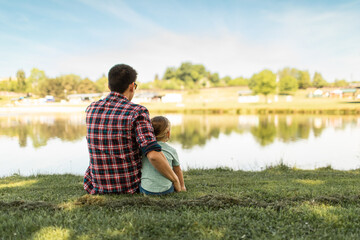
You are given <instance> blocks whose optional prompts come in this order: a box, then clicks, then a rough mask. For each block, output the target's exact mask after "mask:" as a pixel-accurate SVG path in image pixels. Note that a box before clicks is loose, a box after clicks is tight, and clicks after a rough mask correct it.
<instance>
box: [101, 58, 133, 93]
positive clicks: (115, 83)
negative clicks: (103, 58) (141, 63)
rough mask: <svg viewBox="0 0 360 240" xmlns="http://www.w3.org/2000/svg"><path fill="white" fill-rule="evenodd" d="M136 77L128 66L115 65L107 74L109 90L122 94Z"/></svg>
mask: <svg viewBox="0 0 360 240" xmlns="http://www.w3.org/2000/svg"><path fill="white" fill-rule="evenodd" d="M136 76H137V72H136V71H135V69H133V68H132V67H130V66H129V65H126V64H116V65H115V66H113V67H112V68H111V69H110V70H109V73H108V79H109V88H110V90H111V91H112V92H118V93H124V92H125V91H126V89H127V88H128V87H129V84H131V83H133V82H135V80H136Z"/></svg>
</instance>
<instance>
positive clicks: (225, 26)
mask: <svg viewBox="0 0 360 240" xmlns="http://www.w3.org/2000/svg"><path fill="white" fill-rule="evenodd" d="M182 62H191V63H193V64H203V65H204V66H205V67H206V69H207V70H208V71H210V72H217V73H219V75H220V77H224V76H230V77H232V78H235V77H240V76H242V77H246V78H248V77H251V76H252V75H253V74H254V73H258V72H260V71H262V70H264V69H270V70H272V71H274V72H276V71H278V70H279V69H282V68H284V67H294V68H298V69H301V70H308V71H309V72H310V74H311V75H313V74H314V72H315V71H317V72H320V73H321V74H322V75H323V77H324V78H325V79H326V80H327V81H328V82H333V81H334V80H335V79H346V80H347V81H360V0H342V1H333V0H328V1H319V0H310V1H308V0H301V1H299V0H297V1H292V0H287V1H275V0H273V1H268V0H233V1H232V0H221V1H220V0H218V1H213V0H163V1H160V0H152V1H148V0H129V1H121V0H116V1H115V0H98V1H96V0H43V1H41V0H32V1H28V0H12V1H8V0H0V78H1V77H10V76H15V75H16V72H17V71H18V70H19V69H23V70H24V71H25V73H26V75H27V76H29V74H30V70H31V69H32V68H38V69H41V70H44V71H45V73H46V75H47V76H48V77H56V76H59V75H62V74H70V73H72V74H77V75H80V76H81V77H83V78H84V77H89V78H90V79H92V80H96V79H98V78H100V77H101V76H102V75H103V74H107V72H108V70H109V69H110V68H111V67H112V66H113V65H115V64H118V63H125V64H129V65H131V66H132V67H134V68H135V69H136V70H137V72H138V81H140V82H148V81H152V80H153V79H154V76H155V74H158V75H159V76H160V77H162V76H163V74H164V72H165V70H166V68H167V67H179V66H180V64H181V63H182Z"/></svg>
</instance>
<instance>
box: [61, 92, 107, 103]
mask: <svg viewBox="0 0 360 240" xmlns="http://www.w3.org/2000/svg"><path fill="white" fill-rule="evenodd" d="M102 95H103V94H102V93H82V94H70V95H68V96H67V99H68V100H69V102H72V103H79V102H85V101H94V100H95V98H100V97H101V96H102Z"/></svg>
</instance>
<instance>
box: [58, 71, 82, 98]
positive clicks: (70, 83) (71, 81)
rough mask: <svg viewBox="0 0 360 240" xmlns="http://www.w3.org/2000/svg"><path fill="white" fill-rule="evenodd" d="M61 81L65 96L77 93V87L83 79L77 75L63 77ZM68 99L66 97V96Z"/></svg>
mask: <svg viewBox="0 0 360 240" xmlns="http://www.w3.org/2000/svg"><path fill="white" fill-rule="evenodd" d="M58 78H59V79H60V81H61V85H62V87H63V91H64V93H65V94H72V93H76V90H77V86H78V85H79V83H80V81H81V77H80V76H78V75H75V74H68V75H62V76H60V77H58ZM65 97H66V96H65Z"/></svg>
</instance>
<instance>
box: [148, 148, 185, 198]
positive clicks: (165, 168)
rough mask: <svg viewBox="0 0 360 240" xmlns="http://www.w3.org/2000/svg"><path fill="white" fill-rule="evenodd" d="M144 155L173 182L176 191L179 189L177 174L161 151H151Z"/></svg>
mask: <svg viewBox="0 0 360 240" xmlns="http://www.w3.org/2000/svg"><path fill="white" fill-rule="evenodd" d="M146 157H147V158H148V159H149V161H150V163H151V164H152V165H153V166H154V168H155V169H156V170H158V171H159V172H160V173H161V174H162V175H163V176H164V177H166V178H167V179H169V180H170V181H171V182H172V183H173V184H174V189H175V191H176V192H180V191H181V185H180V181H179V178H178V176H177V175H176V174H175V172H174V171H173V170H172V169H171V167H170V165H169V162H168V160H167V159H166V157H165V155H164V154H163V153H162V152H157V151H151V152H149V153H148V154H147V155H146Z"/></svg>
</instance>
